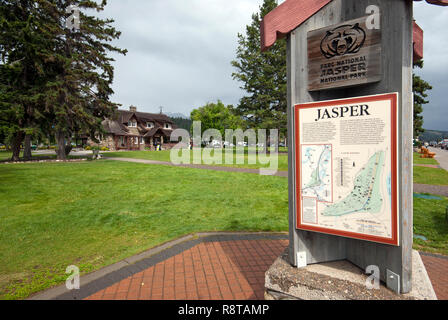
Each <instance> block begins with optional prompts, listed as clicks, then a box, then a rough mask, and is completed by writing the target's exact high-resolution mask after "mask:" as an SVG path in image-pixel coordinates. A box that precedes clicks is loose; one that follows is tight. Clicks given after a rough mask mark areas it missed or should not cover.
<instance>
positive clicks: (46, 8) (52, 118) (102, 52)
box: [0, 0, 126, 160]
mask: <svg viewBox="0 0 448 320" xmlns="http://www.w3.org/2000/svg"><path fill="white" fill-rule="evenodd" d="M0 2H1V6H0V25H1V31H0V54H1V58H2V61H3V64H1V65H0V80H1V84H0V128H3V130H4V131H5V130H6V131H7V134H8V136H10V137H11V138H12V142H13V143H12V145H13V159H14V160H18V157H19V153H20V144H21V143H22V142H23V139H24V137H25V135H26V134H32V133H33V130H39V131H41V132H44V133H46V134H47V135H48V134H55V135H56V140H57V142H58V146H59V148H58V152H57V153H58V158H59V159H65V158H66V155H67V152H66V141H68V142H70V139H71V137H72V135H73V134H75V133H78V132H82V133H87V134H89V135H90V136H91V137H92V138H94V137H95V135H96V134H97V133H98V132H99V131H100V130H101V121H102V120H103V119H104V118H105V117H110V116H111V115H112V114H113V112H114V110H115V109H116V108H117V104H114V103H112V102H110V101H109V97H110V95H111V94H112V93H113V91H112V89H111V84H112V81H113V71H114V69H113V67H112V64H111V63H112V61H113V59H112V58H110V57H108V55H107V54H108V53H109V52H117V53H121V54H125V53H126V50H122V49H119V48H117V47H114V46H112V45H111V44H110V42H111V41H112V40H114V39H117V38H119V36H120V32H118V31H117V30H115V28H113V27H112V26H111V24H112V23H113V20H111V19H106V20H103V19H100V18H98V17H96V16H92V15H87V14H86V13H85V11H87V10H89V9H95V10H97V11H102V10H104V7H105V6H106V4H107V1H106V0H102V1H101V3H97V2H95V1H87V0H85V1H79V0H78V1H71V0H35V1H32V0H20V1H14V0H0ZM69 6H75V8H79V15H80V25H79V26H80V29H79V30H73V29H69V28H67V25H66V21H67V19H70V18H71V15H72V12H67V8H68V7H69Z"/></svg>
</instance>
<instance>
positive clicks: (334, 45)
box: [320, 23, 366, 59]
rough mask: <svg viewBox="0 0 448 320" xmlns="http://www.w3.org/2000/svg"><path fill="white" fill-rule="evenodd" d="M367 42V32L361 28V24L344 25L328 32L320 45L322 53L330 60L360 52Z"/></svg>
mask: <svg viewBox="0 0 448 320" xmlns="http://www.w3.org/2000/svg"><path fill="white" fill-rule="evenodd" d="M365 41H366V32H365V31H364V30H363V29H362V28H361V27H360V26H359V23H356V24H354V25H343V26H340V27H337V28H335V29H333V30H331V31H327V34H326V35H325V37H324V38H323V39H322V42H321V43H320V51H321V52H322V54H323V55H324V57H325V58H327V59H330V58H333V57H336V56H343V55H346V54H350V53H357V52H359V50H360V49H361V48H362V46H363V45H364V42H365Z"/></svg>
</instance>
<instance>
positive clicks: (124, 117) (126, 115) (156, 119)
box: [102, 110, 176, 137]
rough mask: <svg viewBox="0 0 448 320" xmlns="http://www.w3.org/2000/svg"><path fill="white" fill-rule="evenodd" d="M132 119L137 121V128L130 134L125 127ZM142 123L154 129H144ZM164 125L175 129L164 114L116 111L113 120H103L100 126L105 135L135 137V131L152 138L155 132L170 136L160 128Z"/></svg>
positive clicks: (167, 131)
mask: <svg viewBox="0 0 448 320" xmlns="http://www.w3.org/2000/svg"><path fill="white" fill-rule="evenodd" d="M133 117H135V119H136V120H137V122H138V125H137V128H132V129H131V130H133V131H134V132H131V130H130V129H129V128H128V127H127V124H128V122H129V120H131V119H132V118H133ZM142 122H143V123H145V122H153V123H154V127H153V128H146V127H145V126H142V125H141V123H142ZM165 123H169V124H171V127H172V129H176V126H175V125H174V123H173V121H172V120H171V119H170V118H169V117H168V116H167V115H165V114H161V113H147V112H137V111H128V110H118V112H117V114H116V116H115V117H114V119H112V120H109V119H107V120H104V121H103V122H102V125H103V128H104V130H105V132H106V133H110V134H114V135H117V136H135V134H136V130H137V131H138V132H139V134H140V135H143V136H144V137H153V136H154V135H155V134H156V133H157V132H159V130H160V131H161V132H162V133H163V134H164V135H166V136H170V135H171V132H172V130H165V129H164V128H163V127H162V126H163V125H164V124H165Z"/></svg>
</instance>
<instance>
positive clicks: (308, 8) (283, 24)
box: [260, 0, 448, 60]
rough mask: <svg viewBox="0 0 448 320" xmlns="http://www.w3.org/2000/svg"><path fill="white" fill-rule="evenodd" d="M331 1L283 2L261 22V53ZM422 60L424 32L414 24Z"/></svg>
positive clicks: (439, 0)
mask: <svg viewBox="0 0 448 320" xmlns="http://www.w3.org/2000/svg"><path fill="white" fill-rule="evenodd" d="M331 1H332V0H286V1H285V2H283V3H282V4H281V5H279V6H278V7H277V8H275V9H274V10H272V11H271V12H269V13H268V14H267V15H266V16H265V17H264V19H263V21H262V22H261V26H260V33H261V51H265V50H267V49H269V48H270V47H271V46H272V45H273V44H274V43H275V42H276V41H277V39H281V38H283V37H285V36H286V35H287V34H289V33H290V32H291V31H293V30H294V29H296V28H297V27H298V26H300V25H301V24H302V23H303V22H305V21H306V20H307V19H308V18H310V17H311V16H313V15H314V14H315V13H317V12H318V11H319V10H320V9H322V8H323V7H324V6H326V5H327V4H328V3H330V2H331ZM414 1H422V0H414ZM426 2H428V3H430V4H434V5H439V6H448V0H426ZM422 58H423V30H422V29H421V28H420V27H419V26H418V25H417V24H416V23H415V22H414V60H420V59H422Z"/></svg>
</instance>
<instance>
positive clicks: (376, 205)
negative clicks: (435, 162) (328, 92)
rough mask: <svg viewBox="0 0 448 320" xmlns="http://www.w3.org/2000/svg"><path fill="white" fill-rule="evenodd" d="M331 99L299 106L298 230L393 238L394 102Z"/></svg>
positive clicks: (358, 236)
mask: <svg viewBox="0 0 448 320" xmlns="http://www.w3.org/2000/svg"><path fill="white" fill-rule="evenodd" d="M328 103H329V105H328V106H325V105H324V106H322V103H320V104H319V106H318V107H313V104H304V105H299V106H296V120H298V122H299V132H298V137H299V139H300V146H299V150H298V153H297V155H298V158H297V163H299V170H298V173H299V174H298V180H299V185H298V197H299V199H298V203H299V205H300V206H299V208H298V210H299V211H298V213H299V214H298V219H299V221H298V228H302V229H305V230H312V231H321V232H324V233H330V234H331V233H334V234H341V235H345V236H347V237H353V238H363V239H364V238H365V237H367V239H368V240H372V241H378V242H381V240H382V239H385V240H386V241H388V240H390V239H392V238H394V237H396V235H397V232H398V231H397V230H396V229H395V228H396V220H395V219H397V210H396V202H394V201H393V197H396V192H395V193H394V192H393V191H394V190H393V188H392V184H391V182H392V179H393V178H394V179H396V176H395V177H394V174H395V175H396V170H395V169H394V166H395V165H394V164H392V158H393V157H392V153H393V150H394V149H393V145H394V146H395V144H393V143H392V140H393V136H392V134H391V132H392V131H393V127H392V119H391V118H392V110H391V106H390V101H371V102H370V101H369V102H368V103H353V104H346V103H342V104H339V103H338V101H330V102H328ZM395 181H396V180H395ZM395 185H396V184H395Z"/></svg>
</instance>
